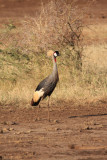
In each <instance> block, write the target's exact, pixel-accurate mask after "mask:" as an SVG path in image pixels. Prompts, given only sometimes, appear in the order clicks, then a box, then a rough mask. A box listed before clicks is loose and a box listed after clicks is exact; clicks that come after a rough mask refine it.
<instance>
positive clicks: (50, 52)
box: [47, 50, 60, 60]
mask: <svg viewBox="0 0 107 160" xmlns="http://www.w3.org/2000/svg"><path fill="white" fill-rule="evenodd" d="M47 55H48V57H50V56H52V57H54V59H55V60H56V57H57V56H60V53H59V52H58V51H52V50H49V51H48V52H47Z"/></svg>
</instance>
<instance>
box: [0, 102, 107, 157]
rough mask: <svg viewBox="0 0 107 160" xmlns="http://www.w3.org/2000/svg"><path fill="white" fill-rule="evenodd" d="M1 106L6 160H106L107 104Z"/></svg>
mask: <svg viewBox="0 0 107 160" xmlns="http://www.w3.org/2000/svg"><path fill="white" fill-rule="evenodd" d="M36 115H37V108H33V107H31V108H29V107H28V108H26V107H15V106H7V107H6V106H5V107H0V156H1V159H3V160H22V159H24V160H29V159H30V160H36V159H37V160H44V159H45V160H49V159H51V160H56V159H58V160H106V159H107V104H105V101H104V102H103V103H100V102H99V103H98V104H96V105H91V104H90V105H89V104H87V105H84V106H83V105H82V106H81V105H77V106H75V105H73V104H72V103H68V104H66V103H62V105H57V106H55V105H52V106H51V109H50V117H51V121H50V122H48V120H47V115H48V112H47V107H46V104H45V105H42V106H41V108H40V109H39V112H38V116H39V120H36Z"/></svg>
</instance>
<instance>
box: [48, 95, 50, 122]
mask: <svg viewBox="0 0 107 160" xmlns="http://www.w3.org/2000/svg"><path fill="white" fill-rule="evenodd" d="M49 102H50V96H49V99H48V120H49V122H50V112H49V107H50V106H49Z"/></svg>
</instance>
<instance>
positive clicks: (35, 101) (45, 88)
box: [31, 50, 60, 121]
mask: <svg viewBox="0 0 107 160" xmlns="http://www.w3.org/2000/svg"><path fill="white" fill-rule="evenodd" d="M47 55H48V56H51V57H52V61H53V71H52V73H51V74H50V75H49V76H47V77H46V78H45V79H43V80H42V81H41V82H40V83H39V84H38V86H37V88H36V89H35V92H34V94H33V98H32V100H31V106H37V105H39V103H40V101H41V100H43V99H44V98H46V97H47V96H48V97H49V99H48V120H49V121H50V113H49V100H50V96H51V94H52V92H53V91H54V89H55V87H56V85H57V83H58V81H59V75H58V68H57V63H56V57H57V56H60V53H59V51H52V50H49V51H48V53H47Z"/></svg>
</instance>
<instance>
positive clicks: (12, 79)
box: [0, 1, 107, 105]
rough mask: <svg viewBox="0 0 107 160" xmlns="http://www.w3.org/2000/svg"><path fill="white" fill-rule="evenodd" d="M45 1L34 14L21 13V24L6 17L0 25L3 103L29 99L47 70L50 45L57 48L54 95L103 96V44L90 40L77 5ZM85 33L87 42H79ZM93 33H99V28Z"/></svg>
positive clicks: (106, 83)
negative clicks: (3, 23)
mask: <svg viewBox="0 0 107 160" xmlns="http://www.w3.org/2000/svg"><path fill="white" fill-rule="evenodd" d="M47 5H48V6H44V5H42V8H41V11H40V14H39V15H38V16H37V17H36V18H31V17H27V18H25V20H24V21H22V23H21V25H20V26H19V27H17V26H16V25H14V22H12V23H10V22H9V24H7V25H3V27H2V28H1V29H0V86H1V87H0V104H1V105H7V104H23V103H24V104H30V103H29V102H30V100H31V98H32V94H33V91H34V89H35V87H36V85H37V84H38V82H39V81H40V80H41V79H43V78H44V77H45V76H46V75H48V74H49V73H50V72H51V68H52V64H50V63H51V60H50V59H48V58H47V56H46V52H47V50H48V49H53V50H59V51H60V52H61V57H60V59H59V60H58V68H59V75H60V82H59V84H58V87H57V89H56V91H55V92H54V93H53V97H54V99H56V101H59V99H63V100H65V101H66V100H73V101H75V100H76V101H77V100H80V99H82V100H86V99H88V100H90V99H95V98H99V99H100V98H103V97H106V96H107V78H106V74H107V72H106V71H107V64H106V62H107V60H106V55H105V53H106V47H107V44H106V43H105V44H104V43H100V44H97V45H94V43H93V44H92V37H89V34H88V32H91V30H89V29H88V28H86V27H85V26H84V27H83V24H82V21H81V17H80V16H79V17H78V16H77V15H78V13H79V12H80V10H79V9H78V8H77V6H76V7H74V5H73V3H72V4H67V3H65V1H60V2H59V1H51V2H49V3H48V4H47ZM94 27H96V26H92V29H93V30H94V29H95V28H94ZM105 30H106V27H105ZM103 32H104V31H103ZM83 33H84V39H86V36H85V34H86V33H87V36H88V37H89V39H90V41H91V45H87V46H86V43H84V44H85V45H83V44H82V42H84V39H83ZM94 34H95V35H98V34H100V33H99V30H98V32H97V30H96V32H94ZM99 36H100V35H99ZM101 36H103V35H102V32H101ZM94 38H95V37H94ZM89 39H88V40H89ZM87 42H88V41H87ZM83 48H84V50H83ZM98 57H99V58H98ZM101 59H102V60H101ZM65 73H66V74H65ZM57 97H58V98H57Z"/></svg>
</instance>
